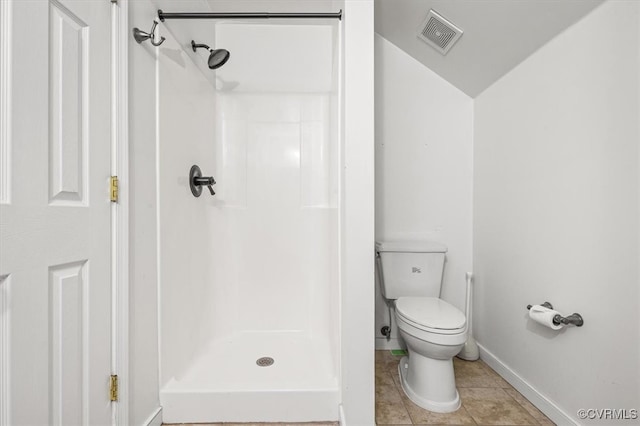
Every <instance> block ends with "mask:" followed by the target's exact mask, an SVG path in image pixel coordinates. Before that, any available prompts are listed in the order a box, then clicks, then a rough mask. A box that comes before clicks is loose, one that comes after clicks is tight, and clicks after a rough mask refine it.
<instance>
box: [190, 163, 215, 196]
mask: <svg viewBox="0 0 640 426" xmlns="http://www.w3.org/2000/svg"><path fill="white" fill-rule="evenodd" d="M215 184H216V180H215V179H214V178H213V176H202V171H201V170H200V167H198V166H197V165H195V164H194V165H193V166H191V170H189V187H190V188H191V193H192V194H193V196H194V197H199V196H200V195H202V187H203V186H206V187H207V188H209V192H210V193H211V195H215V194H216V192H215V191H214V190H213V185H215Z"/></svg>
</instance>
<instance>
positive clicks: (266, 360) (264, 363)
mask: <svg viewBox="0 0 640 426" xmlns="http://www.w3.org/2000/svg"><path fill="white" fill-rule="evenodd" d="M273 363H274V361H273V358H271V357H268V356H263V357H262V358H258V360H257V361H256V364H258V365H259V366H260V367H269V366H270V365H273Z"/></svg>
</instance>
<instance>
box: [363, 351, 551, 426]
mask: <svg viewBox="0 0 640 426" xmlns="http://www.w3.org/2000/svg"><path fill="white" fill-rule="evenodd" d="M400 358H402V357H400V356H394V355H392V354H391V352H390V351H376V423H377V424H378V425H380V426H381V425H394V426H395V425H509V426H512V425H553V424H554V423H553V422H552V421H551V420H549V419H548V418H547V417H546V416H545V415H544V414H542V412H540V410H538V409H537V408H536V407H534V406H533V405H532V404H531V403H530V402H529V401H527V399H526V398H525V397H524V396H522V395H521V394H520V393H519V392H518V391H517V390H515V389H514V388H513V387H512V386H511V385H509V383H507V382H506V381H505V380H504V379H503V378H502V377H500V376H499V375H498V374H497V373H496V372H495V371H493V370H492V369H491V368H490V367H489V366H488V365H487V364H485V363H484V362H483V361H475V362H470V361H463V360H460V359H458V358H454V363H453V368H454V371H455V375H456V385H457V387H458V392H459V393H460V398H461V399H462V407H460V409H459V410H458V411H456V412H455V413H449V414H440V413H433V412H431V411H427V410H424V409H422V408H420V407H418V406H417V405H415V404H414V403H413V402H411V401H410V400H409V399H408V398H407V397H406V395H405V394H404V392H403V391H402V389H401V387H400V380H399V378H398V363H399V362H400Z"/></svg>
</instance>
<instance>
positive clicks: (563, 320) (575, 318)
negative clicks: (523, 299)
mask: <svg viewBox="0 0 640 426" xmlns="http://www.w3.org/2000/svg"><path fill="white" fill-rule="evenodd" d="M531 306H533V305H527V309H531ZM540 306H544V307H545V308H548V309H553V305H552V304H551V303H549V302H544V303H542V304H540ZM553 323H554V324H555V325H560V324H563V325H568V324H573V325H575V326H576V327H582V326H583V325H584V320H583V319H582V315H580V314H579V313H577V312H576V313H573V314H571V315H569V316H567V317H563V316H562V315H555V316H554V317H553Z"/></svg>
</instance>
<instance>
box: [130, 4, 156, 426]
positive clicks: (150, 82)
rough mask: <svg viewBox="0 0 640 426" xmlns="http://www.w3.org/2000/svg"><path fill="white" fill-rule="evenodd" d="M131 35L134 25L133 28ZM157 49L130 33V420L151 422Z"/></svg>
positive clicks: (135, 8)
mask: <svg viewBox="0 0 640 426" xmlns="http://www.w3.org/2000/svg"><path fill="white" fill-rule="evenodd" d="M155 15H156V8H155V7H154V6H153V5H152V4H151V2H149V1H131V2H129V24H130V26H131V27H136V26H139V27H142V28H144V29H145V31H147V30H148V28H146V27H147V26H148V25H149V23H150V22H151V21H152V20H153V18H154V16H155ZM127 34H130V30H129V29H127ZM155 77H156V49H155V48H153V46H151V45H150V44H149V43H143V44H140V45H139V44H137V43H136V42H135V40H133V38H132V37H129V116H130V119H129V168H130V169H129V177H130V182H129V188H128V190H129V194H130V198H129V200H130V203H129V209H130V210H129V214H130V222H129V232H130V248H129V250H130V252H129V253H130V269H129V288H130V291H129V304H130V314H129V342H130V346H129V357H130V359H129V396H130V398H129V404H130V405H129V419H130V421H129V424H131V425H143V424H145V425H146V422H147V420H148V419H149V418H150V416H152V415H153V414H154V413H155V411H156V410H157V409H158V408H159V406H160V401H159V397H158V321H157V318H158V313H157V308H158V306H157V288H158V274H157V265H158V263H157V242H158V240H157V235H156V225H157V223H156V214H157V204H156V190H155V189H156V111H155V105H156V78H155Z"/></svg>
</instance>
